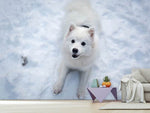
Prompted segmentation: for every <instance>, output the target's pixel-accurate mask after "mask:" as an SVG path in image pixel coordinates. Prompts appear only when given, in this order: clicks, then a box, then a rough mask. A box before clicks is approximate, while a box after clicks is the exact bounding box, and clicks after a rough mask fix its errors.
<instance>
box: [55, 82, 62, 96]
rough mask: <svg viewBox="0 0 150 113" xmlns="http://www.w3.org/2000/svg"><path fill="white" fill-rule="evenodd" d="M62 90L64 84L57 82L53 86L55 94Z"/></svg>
mask: <svg viewBox="0 0 150 113" xmlns="http://www.w3.org/2000/svg"><path fill="white" fill-rule="evenodd" d="M61 91H62V85H61V84H60V83H56V84H55V85H54V87H53V92H54V94H59V93H60V92H61Z"/></svg>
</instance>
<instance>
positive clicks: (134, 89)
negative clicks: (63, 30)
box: [121, 75, 145, 103]
mask: <svg viewBox="0 0 150 113" xmlns="http://www.w3.org/2000/svg"><path fill="white" fill-rule="evenodd" d="M121 81H122V82H124V83H125V84H126V85H125V87H126V91H127V92H126V93H127V95H126V102H127V103H129V102H141V103H145V100H144V90H143V86H142V84H141V83H140V82H139V81H138V80H136V79H135V78H134V77H133V76H132V75H127V76H126V77H124V78H123V79H122V80H121Z"/></svg>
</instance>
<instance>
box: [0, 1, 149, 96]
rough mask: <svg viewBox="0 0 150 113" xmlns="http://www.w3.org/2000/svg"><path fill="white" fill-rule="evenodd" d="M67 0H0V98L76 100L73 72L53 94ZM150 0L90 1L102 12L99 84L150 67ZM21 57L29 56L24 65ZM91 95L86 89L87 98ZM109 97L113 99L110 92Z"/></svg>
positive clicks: (95, 70) (115, 82)
mask: <svg viewBox="0 0 150 113" xmlns="http://www.w3.org/2000/svg"><path fill="white" fill-rule="evenodd" d="M67 1H68V0H13V1H12V0H1V1H0V99H77V97H76V91H77V86H78V82H79V80H78V79H79V76H78V73H77V72H72V73H70V74H69V76H68V77H67V80H66V83H65V86H64V89H63V92H62V93H61V94H59V95H54V94H53V92H52V89H53V84H54V82H55V80H56V79H57V77H58V75H56V73H55V71H56V68H57V63H58V62H59V53H60V52H59V44H60V38H62V37H61V36H60V30H61V27H60V26H61V22H62V18H63V15H64V10H63V7H64V5H65V4H66V3H67ZM149 4H150V1H148V0H125V1H123V0H122V1H121V0H92V5H93V6H94V8H95V10H96V11H97V12H98V14H99V16H100V21H101V25H102V33H101V36H100V48H101V49H100V53H101V55H100V57H99V59H98V61H97V63H96V64H95V66H93V71H92V74H91V78H90V80H89V86H90V84H91V82H92V80H93V79H94V78H98V79H99V82H100V83H102V80H103V77H104V76H106V75H108V76H109V77H110V79H111V82H112V86H114V87H117V88H118V96H119V99H120V98H121V97H120V91H119V85H120V79H121V78H122V77H123V76H124V75H125V74H128V73H130V72H131V69H132V68H150V46H149V45H150V19H149V18H150V7H149ZM21 56H25V57H27V59H28V63H27V65H25V66H22V59H21ZM85 99H90V96H89V94H88V92H86V98H85ZM107 99H112V96H111V95H109V97H108V98H107Z"/></svg>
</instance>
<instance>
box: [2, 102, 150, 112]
mask: <svg viewBox="0 0 150 113" xmlns="http://www.w3.org/2000/svg"><path fill="white" fill-rule="evenodd" d="M109 102H110V101H104V102H103V103H99V102H94V103H92V101H91V100H61V101H60V100H52V101H47V100H45V101H27V100H23V101H19V100H18V101H6V100H4V101H0V113H126V112H127V111H128V112H129V113H134V112H136V113H150V110H137V111H135V110H99V108H100V107H101V106H103V105H105V104H107V103H109Z"/></svg>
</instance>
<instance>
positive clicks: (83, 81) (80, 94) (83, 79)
mask: <svg viewBox="0 0 150 113" xmlns="http://www.w3.org/2000/svg"><path fill="white" fill-rule="evenodd" d="M90 72H91V69H89V70H88V71H84V72H81V75H80V83H79V88H78V92H77V96H78V98H79V99H82V98H84V95H85V90H86V86H87V82H88V79H89V76H90Z"/></svg>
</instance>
